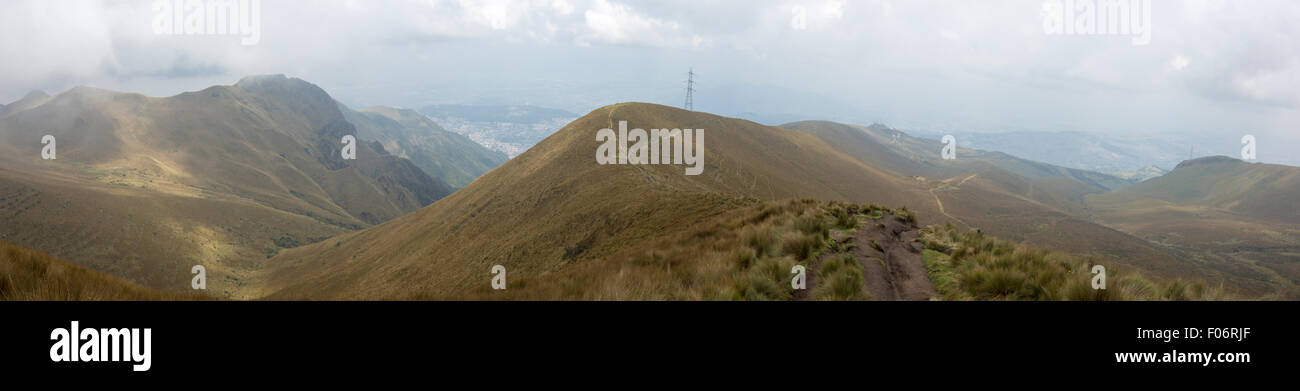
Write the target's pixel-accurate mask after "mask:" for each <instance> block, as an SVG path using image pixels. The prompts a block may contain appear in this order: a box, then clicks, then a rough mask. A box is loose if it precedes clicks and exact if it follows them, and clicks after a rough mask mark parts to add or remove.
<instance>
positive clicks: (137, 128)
mask: <svg viewBox="0 0 1300 391" xmlns="http://www.w3.org/2000/svg"><path fill="white" fill-rule="evenodd" d="M12 107H13V105H10V108H12ZM355 133H357V131H356V129H355V127H354V126H353V125H352V124H351V123H349V122H347V121H346V120H345V118H344V116H343V113H342V112H341V111H340V110H339V108H338V103H337V102H335V101H334V100H333V99H332V98H330V96H329V95H328V94H326V93H325V92H324V91H323V90H321V89H320V88H319V87H317V86H315V85H312V84H310V83H307V82H304V81H302V80H298V79H290V78H286V77H283V76H259V77H249V78H245V79H243V80H240V82H239V83H237V84H235V85H232V86H216V87H211V88H207V89H204V90H202V91H195V92H187V93H183V94H180V95H176V96H173V97H167V98H154V97H147V96H143V95H138V94H128V93H118V92H113V91H106V90H99V89H94V88H88V87H77V88H74V89H72V90H69V91H65V92H63V93H60V94H58V95H55V96H53V97H48V98H44V99H41V100H40V101H39V102H38V103H36V104H34V105H31V106H30V107H27V108H25V109H23V110H20V111H16V112H10V113H9V114H8V115H6V116H4V117H3V118H0V216H3V217H2V219H3V221H4V224H2V225H0V239H3V240H8V241H11V242H14V243H17V244H19V245H22V246H25V247H28V248H32V249H35V250H39V251H45V252H48V253H50V254H53V255H55V256H57V257H59V258H60V259H64V260H67V261H69V262H72V263H75V264H78V265H82V266H86V267H89V268H91V269H95V270H100V271H105V272H108V273H111V274H113V275H115V276H120V277H123V278H126V279H128V280H131V281H135V282H138V283H140V284H143V285H145V286H148V287H151V288H156V289H164V290H178V289H187V288H188V281H189V277H188V275H189V274H188V273H189V270H190V268H191V267H192V266H193V265H196V264H202V265H205V266H207V267H208V270H209V276H210V277H211V278H210V280H211V281H212V283H211V285H209V288H210V289H212V292H213V294H215V295H220V296H230V297H255V296H257V295H260V293H259V292H256V289H257V288H256V287H258V286H260V283H259V282H258V279H259V278H260V277H259V273H260V271H259V268H260V265H261V263H262V262H263V261H265V259H266V258H268V257H269V256H271V255H273V254H275V253H276V252H278V251H280V250H281V249H283V248H289V247H296V246H300V245H302V244H306V243H311V242H315V241H319V240H322V239H324V238H327V237H331V236H334V235H338V234H340V233H343V232H347V231H350V230H356V229H361V228H364V227H367V226H370V225H373V224H376V223H379V222H382V221H385V220H388V219H391V218H394V217H397V216H400V215H403V214H405V213H407V212H410V211H413V210H416V209H418V208H420V207H422V206H425V205H428V204H430V203H432V202H433V201H435V200H437V199H439V198H441V197H443V196H445V195H446V194H448V193H449V192H450V191H451V189H450V187H448V186H447V185H446V184H444V183H442V182H441V181H438V180H436V179H434V178H431V177H429V176H428V175H426V174H425V173H424V172H423V171H421V170H420V169H419V168H418V167H416V166H415V165H414V164H412V163H411V162H410V161H408V160H406V159H403V158H400V157H396V156H392V155H390V154H388V152H387V151H386V150H384V148H383V147H382V146H381V145H379V144H378V143H375V142H366V141H364V140H362V141H361V142H359V143H358V145H357V157H358V158H357V159H356V160H343V159H342V156H341V155H340V153H339V152H340V149H341V148H342V145H341V141H340V139H341V138H342V136H343V135H347V134H355ZM45 134H50V135H53V136H55V137H56V138H57V147H58V148H57V153H58V155H57V159H56V160H42V159H41V157H40V151H41V144H40V143H39V141H40V140H41V138H42V136H43V135H45Z"/></svg>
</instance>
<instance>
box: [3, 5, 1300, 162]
mask: <svg viewBox="0 0 1300 391" xmlns="http://www.w3.org/2000/svg"><path fill="white" fill-rule="evenodd" d="M1043 4H1044V2H1043V1H1039V0H1028V1H997V2H988V1H980V2H971V1H813V0H807V1H750V0H734V1H709V2H699V1H690V0H683V1H672V0H669V1H665V0H656V1H622V0H590V1H587V0H532V1H527V0H519V1H509V0H496V1H489V0H484V1H471V0H460V1H451V0H430V1H275V0H263V1H262V4H261V6H262V14H261V23H260V39H259V41H258V42H257V43H256V44H255V45H247V46H246V45H241V42H240V37H239V36H236V35H225V36H221V35H218V36H203V35H179V36H175V35H158V34H155V32H154V30H153V26H152V23H153V22H154V19H155V16H156V15H155V11H154V10H153V2H152V1H49V0H32V1H5V2H3V3H2V4H0V52H3V53H4V54H5V61H0V102H3V103H7V102H12V101H15V100H17V99H19V98H21V97H22V96H23V95H25V94H26V93H27V92H29V91H31V90H37V89H40V90H44V91H46V92H49V93H51V94H53V93H58V92H61V91H64V90H66V89H68V88H70V87H73V86H76V85H88V86H95V87H100V88H108V89H113V90H120V91H132V92H141V93H145V94H148V95H154V96H169V95H173V94H176V93H179V92H182V91H187V90H197V89H201V88H204V87H207V86H209V85H213V84H231V83H234V82H235V81H236V80H238V79H239V78H240V77H242V76H246V75H250V74H268V73H283V74H287V75H290V76H294V77H299V78H302V79H305V80H309V81H311V82H313V83H317V84H319V85H320V86H322V87H323V88H325V89H326V90H328V91H330V93H331V94H333V95H334V96H335V97H336V98H338V99H339V100H340V101H342V102H344V103H346V104H348V105H350V106H353V107H366V106H371V105H393V106H404V107H420V106H423V105H427V104H433V103H501V104H532V105H537V106H544V107H554V108H560V109H565V110H569V111H573V112H575V113H586V112H588V111H591V110H592V109H594V108H597V107H600V106H603V105H606V104H610V103H614V102H619V101H645V102H653V103H661V104H666V105H673V106H680V105H681V104H682V100H683V97H682V90H683V88H684V81H685V79H686V72H687V70H688V69H690V68H692V67H693V68H694V69H695V71H696V72H697V73H698V75H699V76H698V82H699V85H698V87H697V88H698V91H699V92H698V93H697V95H696V98H695V103H696V105H695V108H696V109H697V110H700V111H708V112H713V113H717V114H722V115H740V114H743V113H752V115H755V116H757V117H760V118H776V119H783V120H791V121H792V120H798V119H827V120H836V121H842V122H850V123H858V124H868V123H872V122H880V123H887V124H889V125H891V126H894V127H898V128H901V129H914V130H924V131H930V132H944V131H967V132H1005V131H1085V132H1098V133H1103V134H1109V135H1126V136H1132V135H1153V136H1154V135H1170V134H1173V135H1179V136H1182V137H1191V138H1196V139H1208V140H1223V143H1224V144H1225V145H1223V146H1218V148H1219V149H1223V150H1232V149H1233V148H1234V147H1235V144H1236V143H1237V142H1238V140H1239V139H1240V137H1241V135H1243V134H1252V135H1255V136H1256V137H1257V138H1258V140H1259V146H1258V154H1259V158H1260V160H1261V161H1264V162H1273V163H1285V164H1292V165H1298V164H1300V156H1297V155H1298V154H1296V153H1295V152H1294V151H1297V150H1300V94H1297V93H1296V91H1300V45H1296V42H1297V41H1300V40H1298V39H1297V38H1300V27H1297V24H1296V23H1295V21H1296V20H1300V3H1297V2H1294V1H1285V0H1278V1H1249V2H1244V1H1243V2H1228V1H1209V0H1200V1H1176V2H1175V1H1159V0H1155V1H1153V5H1152V26H1151V27H1152V34H1151V42H1150V43H1149V44H1146V45H1134V44H1133V43H1132V42H1131V37H1130V36H1118V35H1049V34H1046V33H1044V29H1043V14H1042V12H1043ZM800 15H801V17H800Z"/></svg>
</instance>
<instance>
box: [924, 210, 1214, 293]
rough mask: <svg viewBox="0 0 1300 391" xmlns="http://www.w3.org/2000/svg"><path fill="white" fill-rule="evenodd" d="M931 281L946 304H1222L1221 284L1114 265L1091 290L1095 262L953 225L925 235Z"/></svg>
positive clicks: (926, 256) (928, 231) (926, 257)
mask: <svg viewBox="0 0 1300 391" xmlns="http://www.w3.org/2000/svg"><path fill="white" fill-rule="evenodd" d="M922 232H923V238H922V241H924V242H925V245H926V250H925V254H924V255H925V256H924V259H925V263H926V269H927V270H929V274H930V280H931V281H932V282H933V283H934V285H935V290H937V291H938V292H939V293H940V294H941V295H943V297H944V299H945V300H1066V301H1092V300H1096V301H1141V300H1226V299H1230V297H1229V296H1228V295H1227V294H1226V293H1225V292H1224V289H1223V287H1222V286H1218V287H1207V286H1206V285H1205V284H1203V283H1199V282H1187V281H1184V280H1181V279H1175V280H1170V281H1153V280H1149V279H1147V278H1144V277H1142V276H1141V275H1140V274H1137V273H1128V272H1125V271H1123V270H1121V269H1120V268H1119V267H1115V266H1113V265H1103V266H1105V267H1106V281H1107V282H1106V288H1107V289H1093V288H1092V278H1093V276H1094V275H1093V274H1092V272H1091V269H1092V266H1093V265H1096V264H1098V263H1097V262H1096V261H1095V260H1092V259H1088V258H1078V257H1073V256H1069V255H1065V254H1061V253H1053V252H1048V251H1046V250H1042V249H1039V248H1034V247H1029V246H1024V245H1016V244H1014V243H1011V242H1008V241H1005V240H999V239H995V238H991V237H987V236H985V235H984V234H983V233H982V232H980V231H978V230H972V231H967V232H960V231H958V230H957V229H956V228H954V227H953V226H952V225H947V226H931V227H928V228H926V229H924V230H923V231H922Z"/></svg>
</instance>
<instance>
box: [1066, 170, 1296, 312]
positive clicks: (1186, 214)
mask: <svg viewBox="0 0 1300 391" xmlns="http://www.w3.org/2000/svg"><path fill="white" fill-rule="evenodd" d="M1087 203H1088V205H1089V207H1090V208H1092V209H1093V212H1094V213H1095V214H1096V219H1097V221H1099V222H1102V223H1104V224H1106V225H1109V226H1113V227H1115V228H1117V229H1120V230H1122V231H1125V232H1129V233H1132V234H1133V235H1136V236H1139V237H1143V238H1147V239H1148V240H1151V241H1153V242H1157V243H1161V244H1164V245H1167V246H1170V247H1176V248H1181V249H1185V250H1186V251H1187V252H1189V253H1190V254H1192V255H1193V256H1194V257H1195V258H1196V259H1198V260H1199V261H1201V262H1203V263H1204V264H1206V265H1208V266H1209V267H1213V268H1216V269H1220V270H1224V271H1225V272H1231V273H1234V274H1237V275H1242V276H1246V277H1249V278H1250V279H1252V280H1253V281H1255V284H1254V285H1257V286H1258V288H1257V289H1258V290H1260V291H1265V290H1268V289H1282V290H1284V291H1285V292H1289V293H1288V295H1289V296H1291V297H1300V289H1297V286H1300V208H1297V207H1296V205H1300V168H1296V167H1291V166H1282V165H1273V164H1263V163H1246V162H1242V161H1240V160H1237V159H1232V158H1228V157H1223V156H1213V157H1205V158H1199V159H1194V160H1189V161H1185V162H1183V163H1181V164H1179V165H1178V166H1177V167H1176V168H1174V170H1173V171H1171V172H1169V173H1168V174H1165V175H1164V176H1161V177H1158V178H1153V179H1150V180H1147V181H1145V182H1142V183H1139V184H1136V185H1133V186H1131V187H1129V188H1126V189H1124V190H1120V191H1116V192H1113V193H1107V194H1097V195H1091V196H1089V197H1088V199H1087Z"/></svg>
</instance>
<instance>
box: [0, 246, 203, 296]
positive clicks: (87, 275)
mask: <svg viewBox="0 0 1300 391" xmlns="http://www.w3.org/2000/svg"><path fill="white" fill-rule="evenodd" d="M195 299H200V300H201V299H207V298H206V297H205V296H201V295H193V294H180V293H170V292H161V291H156V290H152V289H148V288H145V287H142V286H139V285H136V284H134V283H131V282H129V281H125V280H122V279H120V278H117V277H112V276H109V275H107V274H104V273H100V272H97V271H93V270H89V269H86V268H83V267H81V266H77V265H73V264H70V263H67V262H63V261H60V260H58V259H55V258H54V257H52V256H50V255H48V254H45V253H41V252H38V251H33V250H29V249H25V248H22V247H18V246H15V245H13V244H10V243H7V242H3V241H0V301H6V300H22V301H28V300H37V301H55V300H112V301H121V300H130V301H136V300H195Z"/></svg>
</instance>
